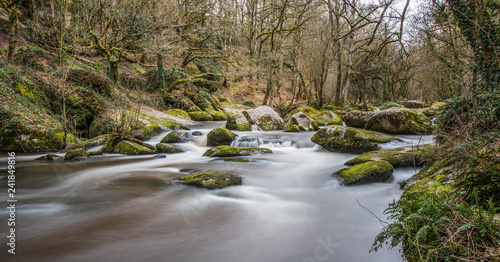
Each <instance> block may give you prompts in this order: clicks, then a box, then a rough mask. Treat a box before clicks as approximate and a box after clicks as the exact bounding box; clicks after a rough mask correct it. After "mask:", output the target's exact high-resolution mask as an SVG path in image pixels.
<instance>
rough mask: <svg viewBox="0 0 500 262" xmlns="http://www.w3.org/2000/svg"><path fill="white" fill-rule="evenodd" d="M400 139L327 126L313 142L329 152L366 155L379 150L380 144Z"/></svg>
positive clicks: (312, 139)
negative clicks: (365, 153)
mask: <svg viewBox="0 0 500 262" xmlns="http://www.w3.org/2000/svg"><path fill="white" fill-rule="evenodd" d="M394 140H399V139H398V138H396V137H394V136H390V135H386V134H382V133H378V132H373V131H368V130H363V129H358V128H354V127H346V126H339V125H332V126H326V127H324V128H322V129H320V130H319V131H318V132H316V133H315V134H314V135H313V136H312V137H311V141H313V142H314V143H316V144H318V145H320V146H322V147H324V148H326V149H327V150H329V151H335V152H347V153H364V152H368V151H374V150H377V149H378V148H379V146H378V143H387V142H390V141H394Z"/></svg>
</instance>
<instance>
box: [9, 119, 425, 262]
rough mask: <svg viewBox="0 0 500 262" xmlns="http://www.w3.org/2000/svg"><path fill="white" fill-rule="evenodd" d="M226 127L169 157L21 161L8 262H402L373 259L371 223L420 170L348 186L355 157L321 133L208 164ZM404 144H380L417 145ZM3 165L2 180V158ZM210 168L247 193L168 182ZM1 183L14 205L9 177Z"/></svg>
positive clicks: (245, 139)
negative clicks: (344, 178) (209, 143)
mask: <svg viewBox="0 0 500 262" xmlns="http://www.w3.org/2000/svg"><path fill="white" fill-rule="evenodd" d="M224 124H225V123H224V122H211V123H206V124H205V125H202V126H197V127H193V128H192V131H195V130H198V131H201V133H202V134H203V136H197V137H195V140H194V141H192V142H190V143H186V144H179V146H180V147H182V148H183V149H184V150H185V151H186V152H184V153H181V154H174V155H167V156H166V158H157V157H154V156H123V155H112V154H107V155H103V156H100V157H92V158H90V159H88V160H86V161H83V162H78V163H62V162H58V163H48V162H43V161H34V159H35V158H36V157H38V156H39V155H26V156H17V157H16V161H17V164H16V168H17V172H16V174H17V181H16V183H17V184H16V190H17V191H16V193H17V199H18V203H17V211H16V212H17V213H16V214H17V217H16V218H17V220H16V221H17V224H16V232H17V238H16V244H17V245H16V253H17V254H16V255H10V254H8V253H7V249H8V247H7V246H6V244H5V239H6V238H5V236H4V234H5V235H7V230H8V228H7V221H6V218H7V216H8V213H7V212H8V211H6V208H4V207H5V205H6V204H2V205H3V206H2V209H1V210H0V234H1V236H2V237H1V238H0V244H1V245H0V260H1V261H65V262H66V261H172V262H191V261H207V262H209V261H213V262H226V261H227V262H234V261H249V262H250V261H252V262H253V261H273V262H280V261H283V262H284V261H286V262H293V261H299V262H302V261H309V262H310V261H384V262H391V261H402V259H401V256H400V254H399V253H398V250H389V251H388V250H386V249H383V250H380V251H379V252H377V253H369V252H368V251H369V249H370V246H371V244H372V242H373V239H374V237H375V236H376V235H377V233H378V232H379V231H380V230H381V229H382V226H383V225H382V224H381V222H380V221H379V220H378V219H377V218H376V217H375V216H374V215H376V216H378V217H380V218H381V219H385V216H384V215H383V210H384V209H385V208H386V207H387V205H388V204H389V203H391V202H392V201H393V200H394V199H397V198H399V196H400V195H401V190H400V189H399V185H398V182H400V181H402V180H403V179H405V178H408V177H410V176H411V175H413V174H414V173H415V172H416V170H415V169H413V168H400V169H396V171H395V172H394V177H395V178H394V180H393V181H391V182H387V183H375V184H369V185H362V186H353V187H343V186H340V185H339V184H338V182H337V181H336V180H335V179H334V178H333V177H332V175H331V174H332V173H333V172H334V171H336V170H338V169H340V168H343V167H345V166H344V165H343V163H344V162H345V161H347V160H349V159H350V158H352V157H354V156H355V155H352V154H342V153H332V152H327V151H325V150H322V149H321V148H319V147H318V146H316V145H315V144H314V143H312V142H311V141H310V138H311V136H312V134H313V132H301V133H283V132H263V131H258V130H257V129H255V131H251V132H237V134H238V135H239V137H238V138H237V139H236V140H235V141H234V142H233V144H234V145H236V146H241V147H244V146H261V147H269V148H272V150H273V151H274V154H269V155H257V156H251V157H247V159H249V160H251V161H250V162H245V163H242V162H225V161H223V160H215V159H213V158H209V157H203V156H202V154H203V153H204V152H205V151H206V150H207V149H208V148H207V147H205V143H206V134H207V133H208V132H209V131H210V130H211V129H213V128H215V127H217V126H224ZM163 135H165V134H162V135H159V136H156V137H154V138H153V139H152V140H151V141H149V143H151V144H155V143H158V142H159V141H160V140H161V138H162V136H163ZM401 138H403V142H397V143H392V144H389V145H384V147H385V148H389V147H399V146H406V145H410V144H416V143H418V142H419V138H418V137H416V136H404V137H401ZM430 141H431V138H430V137H424V139H423V141H420V143H428V142H430ZM0 163H2V165H0V168H1V169H2V174H4V173H6V172H5V169H6V163H7V159H6V157H5V156H4V157H0ZM3 163H5V164H3ZM205 170H211V171H227V172H231V173H235V174H239V175H241V176H242V177H243V185H242V186H237V187H229V188H225V189H221V190H212V191H209V190H204V189H199V188H192V187H187V186H183V185H175V184H172V183H171V181H172V179H174V178H176V177H179V176H181V175H184V174H188V173H190V172H193V171H205ZM0 178H1V179H0V181H1V182H2V183H1V184H0V185H1V188H0V189H1V190H2V191H4V192H5V193H1V194H0V203H6V200H7V185H6V184H7V183H6V177H5V176H2V177H0ZM358 202H359V203H358ZM367 210H369V211H370V212H372V213H373V214H371V213H370V212H369V211H367Z"/></svg>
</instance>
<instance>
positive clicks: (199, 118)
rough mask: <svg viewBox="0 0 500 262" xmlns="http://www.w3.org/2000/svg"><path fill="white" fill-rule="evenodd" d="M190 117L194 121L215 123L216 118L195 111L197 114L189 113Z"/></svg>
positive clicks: (203, 112)
mask: <svg viewBox="0 0 500 262" xmlns="http://www.w3.org/2000/svg"><path fill="white" fill-rule="evenodd" d="M188 114H189V117H191V119H193V120H194V121H213V120H214V118H213V117H212V116H211V115H210V114H209V113H208V112H205V111H195V112H189V113H188Z"/></svg>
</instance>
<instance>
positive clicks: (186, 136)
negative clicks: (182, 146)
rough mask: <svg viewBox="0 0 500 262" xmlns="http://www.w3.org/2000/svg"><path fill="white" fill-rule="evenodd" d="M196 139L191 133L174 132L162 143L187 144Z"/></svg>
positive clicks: (164, 138) (163, 139) (165, 137)
mask: <svg viewBox="0 0 500 262" xmlns="http://www.w3.org/2000/svg"><path fill="white" fill-rule="evenodd" d="M193 139H194V137H193V135H191V134H190V133H189V132H184V131H180V130H174V131H172V132H170V133H168V134H167V135H166V136H164V137H163V138H162V139H161V143H167V144H168V143H187V142H189V141H192V140H193Z"/></svg>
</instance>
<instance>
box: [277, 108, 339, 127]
mask: <svg viewBox="0 0 500 262" xmlns="http://www.w3.org/2000/svg"><path fill="white" fill-rule="evenodd" d="M299 112H302V113H304V114H306V115H307V116H308V117H310V118H312V119H314V121H316V123H317V124H318V125H320V126H325V125H341V124H342V122H343V120H342V118H340V117H339V116H338V115H337V114H335V113H334V112H332V111H330V110H316V109H314V108H312V107H308V106H302V107H299V108H296V109H294V110H292V112H290V113H288V114H287V115H286V117H285V122H288V121H289V120H290V118H291V117H292V116H293V115H295V114H297V113H299Z"/></svg>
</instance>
